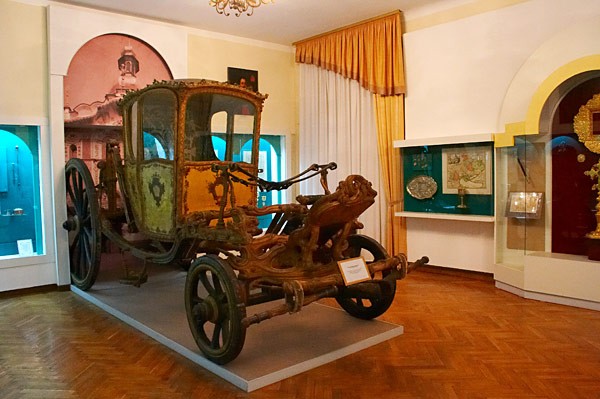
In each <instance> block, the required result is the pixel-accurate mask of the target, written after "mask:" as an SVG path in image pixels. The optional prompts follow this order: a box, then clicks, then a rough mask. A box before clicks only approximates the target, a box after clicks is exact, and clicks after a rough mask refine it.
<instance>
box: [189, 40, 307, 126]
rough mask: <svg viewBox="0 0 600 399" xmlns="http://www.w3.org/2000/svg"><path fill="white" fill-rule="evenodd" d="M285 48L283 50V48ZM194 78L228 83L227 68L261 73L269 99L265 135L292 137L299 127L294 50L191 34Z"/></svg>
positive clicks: (261, 85) (191, 74)
mask: <svg viewBox="0 0 600 399" xmlns="http://www.w3.org/2000/svg"><path fill="white" fill-rule="evenodd" d="M279 47H281V48H279ZM188 50H189V53H188V75H189V77H190V78H205V79H212V80H217V81H226V80H227V67H236V68H243V69H251V70H256V71H258V89H259V91H260V92H261V93H266V94H268V95H269V98H267V100H266V101H265V108H264V112H263V114H262V123H261V132H262V133H263V134H283V135H292V134H295V132H296V124H297V117H298V116H297V98H298V95H297V84H296V71H295V64H294V53H293V51H292V48H291V47H290V48H289V49H288V48H287V47H284V46H274V47H272V48H271V47H267V46H260V45H258V44H257V45H254V44H253V43H252V42H250V41H248V42H247V43H246V42H241V41H239V42H236V41H228V40H225V39H222V38H214V37H204V36H199V35H196V34H190V36H189V38H188Z"/></svg>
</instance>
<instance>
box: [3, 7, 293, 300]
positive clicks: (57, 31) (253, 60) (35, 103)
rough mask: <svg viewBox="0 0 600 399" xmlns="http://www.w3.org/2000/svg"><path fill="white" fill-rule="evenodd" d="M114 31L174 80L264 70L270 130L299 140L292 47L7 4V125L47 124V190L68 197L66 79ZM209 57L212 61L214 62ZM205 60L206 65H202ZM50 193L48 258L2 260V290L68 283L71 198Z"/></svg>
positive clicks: (77, 11)
mask: <svg viewBox="0 0 600 399" xmlns="http://www.w3.org/2000/svg"><path fill="white" fill-rule="evenodd" d="M46 32H48V33H46ZM107 33H123V34H128V35H132V36H135V37H137V38H139V39H141V40H144V41H145V42H147V43H148V44H149V45H150V46H152V47H154V48H155V49H156V50H157V51H158V52H159V53H160V54H161V56H162V57H163V58H164V59H165V61H166V63H167V64H168V66H169V68H170V69H171V71H172V73H173V76H174V77H175V78H195V77H203V78H209V79H215V80H220V81H224V80H226V79H227V67H228V66H234V67H239V68H245V69H246V68H247V69H255V70H258V71H259V79H260V80H259V89H260V91H261V92H263V93H268V94H269V99H268V100H267V102H266V106H265V113H264V114H263V121H262V122H263V123H262V125H263V132H265V133H267V134H269V133H272V134H284V135H293V134H294V132H295V130H296V128H295V127H296V125H297V115H296V97H297V95H296V92H297V89H296V83H295V79H294V77H295V72H294V63H293V52H292V49H291V48H288V47H285V46H278V45H275V46H274V45H270V44H265V43H262V42H257V41H254V42H253V41H249V40H246V39H242V38H235V37H229V36H226V35H216V34H212V33H210V32H203V31H197V30H191V29H188V28H183V27H179V26H176V25H170V24H164V23H156V22H153V21H149V20H144V19H140V18H133V17H127V16H123V15H118V14H113V13H106V12H98V11H92V10H89V9H86V8H82V7H72V6H63V5H60V4H57V3H49V5H48V6H46V4H45V3H44V2H40V5H31V4H24V3H22V2H16V1H9V0H0V41H1V42H2V46H1V47H0V54H1V55H2V56H3V57H2V58H3V59H4V60H10V62H3V63H2V64H1V66H0V76H1V77H0V92H2V93H3V95H2V98H1V99H0V124H2V123H5V124H11V123H12V124H20V123H32V124H36V125H40V126H41V125H44V126H42V128H41V131H40V135H41V152H42V155H43V157H44V160H46V161H47V164H45V165H47V167H45V169H44V170H45V171H46V172H47V176H45V177H44V180H43V181H44V182H43V184H42V186H43V187H42V189H43V190H51V188H54V190H55V192H57V193H58V192H64V177H63V176H64V150H63V148H64V123H63V82H62V79H63V78H62V77H63V76H64V75H65V74H66V71H67V69H68V66H69V63H70V61H71V59H72V57H73V55H74V54H75V53H76V52H77V51H78V49H79V48H80V47H81V46H82V45H83V44H84V43H86V42H87V41H88V40H91V39H93V38H94V37H97V36H99V35H103V34H107ZM188 42H189V44H188ZM207 52H210V53H211V55H212V56H211V57H209V58H207V57H206V53H207ZM200 60H202V61H204V62H202V64H201V65H200V64H199V61H200ZM207 60H209V61H210V62H206V61H207ZM240 60H243V62H241V61H240ZM188 67H189V69H190V72H189V73H188ZM6 93H10V95H6ZM49 132H52V133H51V134H49ZM288 141H289V142H291V141H292V140H288ZM288 146H289V143H288ZM50 159H53V160H54V161H53V163H52V165H50ZM46 192H47V194H46V195H45V198H46V199H50V198H54V199H55V200H54V201H55V202H54V204H52V203H49V206H48V209H47V212H46V215H49V216H47V217H46V218H45V219H46V220H47V221H48V225H47V226H46V231H45V234H46V238H47V244H48V246H47V248H46V255H45V256H44V257H43V259H36V258H35V257H34V258H29V259H30V260H29V261H22V260H19V259H16V260H2V261H0V291H6V290H11V289H19V288H26V287H31V286H39V285H46V284H58V285H63V284H68V282H69V271H68V260H67V259H68V254H67V244H66V234H65V232H64V231H63V230H62V228H61V224H62V220H64V218H65V217H66V215H63V213H64V199H63V197H62V196H55V195H53V194H52V193H50V192H48V191H46ZM48 202H49V201H48ZM56 226H58V227H56ZM55 234H56V236H55ZM55 239H56V242H57V245H56V247H55V245H54V240H55Z"/></svg>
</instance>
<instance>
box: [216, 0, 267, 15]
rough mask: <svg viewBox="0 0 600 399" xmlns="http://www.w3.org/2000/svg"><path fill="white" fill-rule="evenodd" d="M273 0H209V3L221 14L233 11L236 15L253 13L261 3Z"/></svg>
mask: <svg viewBox="0 0 600 399" xmlns="http://www.w3.org/2000/svg"><path fill="white" fill-rule="evenodd" d="M272 1H273V0H208V4H210V5H211V6H213V7H215V8H216V9H217V12H218V13H219V14H225V15H227V16H228V15H229V11H233V13H234V14H235V16H236V17H239V16H240V15H242V13H246V15H252V14H253V13H254V9H255V8H257V7H259V6H260V5H261V4H267V3H271V2H272Z"/></svg>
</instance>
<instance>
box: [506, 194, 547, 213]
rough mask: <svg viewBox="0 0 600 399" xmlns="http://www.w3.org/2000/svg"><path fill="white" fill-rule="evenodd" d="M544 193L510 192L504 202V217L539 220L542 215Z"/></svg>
mask: <svg viewBox="0 0 600 399" xmlns="http://www.w3.org/2000/svg"><path fill="white" fill-rule="evenodd" d="M543 198H544V193H535V192H525V191H511V192H509V193H508V199H507V201H506V216H508V217H515V218H526V219H539V218H540V216H541V214H542V206H543V204H544V203H543V202H542V201H543Z"/></svg>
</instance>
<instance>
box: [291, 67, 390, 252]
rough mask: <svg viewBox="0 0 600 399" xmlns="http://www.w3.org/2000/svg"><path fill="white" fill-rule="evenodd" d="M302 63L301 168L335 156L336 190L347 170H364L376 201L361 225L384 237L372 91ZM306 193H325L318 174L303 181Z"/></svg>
mask: <svg viewBox="0 0 600 399" xmlns="http://www.w3.org/2000/svg"><path fill="white" fill-rule="evenodd" d="M299 68H300V89H299V94H300V127H299V130H300V133H299V146H300V151H299V153H300V162H299V166H300V170H304V169H306V168H307V167H308V166H310V165H311V164H313V163H319V164H325V163H329V162H335V163H337V165H338V168H337V170H334V171H331V172H329V176H328V177H329V178H328V181H329V189H330V190H331V191H332V192H333V191H334V190H335V188H336V187H337V185H338V183H339V182H340V181H341V180H344V179H345V178H346V177H347V176H348V175H351V174H357V175H362V176H363V177H365V178H366V179H367V180H369V181H370V182H371V184H372V185H373V189H374V190H376V191H377V197H376V199H375V204H373V205H372V206H371V207H370V208H369V209H367V210H366V211H365V213H363V214H362V215H361V216H360V217H359V220H360V221H361V222H362V223H363V224H364V225H365V228H364V229H363V230H362V231H361V233H362V234H366V235H368V236H370V237H372V238H374V239H376V240H378V241H379V242H385V225H384V224H385V220H386V218H385V215H384V214H383V213H382V212H385V209H386V208H385V194H384V192H383V187H382V186H381V184H380V179H381V172H380V169H379V156H378V153H377V152H378V149H377V130H376V121H375V112H374V104H373V94H372V93H370V92H369V91H368V90H365V89H363V88H362V87H360V85H359V83H358V82H357V81H355V80H350V79H346V78H344V77H342V76H341V75H339V74H336V73H334V72H330V71H327V70H325V69H322V68H319V67H316V66H314V65H309V64H299ZM300 192H301V193H302V194H322V193H323V189H322V188H321V185H320V183H319V179H318V178H313V179H311V180H308V181H306V182H303V183H301V185H300Z"/></svg>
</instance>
